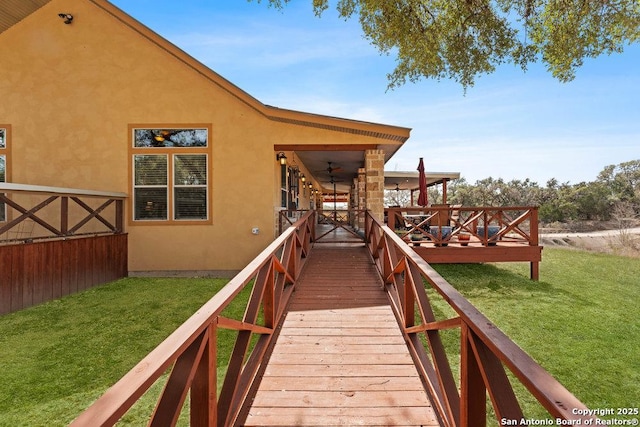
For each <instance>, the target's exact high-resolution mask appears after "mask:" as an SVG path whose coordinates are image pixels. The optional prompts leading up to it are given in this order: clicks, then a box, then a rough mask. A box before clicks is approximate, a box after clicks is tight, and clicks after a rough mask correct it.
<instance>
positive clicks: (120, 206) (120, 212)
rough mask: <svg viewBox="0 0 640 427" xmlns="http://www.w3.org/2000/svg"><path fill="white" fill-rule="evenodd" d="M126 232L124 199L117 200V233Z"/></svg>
mask: <svg viewBox="0 0 640 427" xmlns="http://www.w3.org/2000/svg"><path fill="white" fill-rule="evenodd" d="M122 232H124V200H122V199H119V200H116V233H122Z"/></svg>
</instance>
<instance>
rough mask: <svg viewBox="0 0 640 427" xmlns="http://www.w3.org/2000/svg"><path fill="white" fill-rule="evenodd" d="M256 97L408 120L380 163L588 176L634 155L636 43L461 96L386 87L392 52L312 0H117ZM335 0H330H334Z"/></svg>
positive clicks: (639, 148) (500, 76)
mask: <svg viewBox="0 0 640 427" xmlns="http://www.w3.org/2000/svg"><path fill="white" fill-rule="evenodd" d="M112 2H113V3H114V4H115V5H116V6H118V7H120V8H121V9H123V10H124V11H125V12H127V13H128V14H130V15H131V16H133V17H134V18H136V19H138V20H139V21H141V22H142V23H143V24H145V25H147V26H148V27H150V28H151V29H152V30H154V31H156V32H157V33H159V34H160V35H162V36H163V37H165V38H167V39H168V40H170V41H171V42H173V43H174V44H176V45H177V46H179V47H180V48H182V49H183V50H184V51H186V52H187V53H189V54H190V55H192V56H193V57H195V58H196V59H198V60H199V61H201V62H203V63H204V64H205V65H207V66H208V67H210V68H211V69H213V70H214V71H216V72H217V73H219V74H221V75H222V76H223V77H225V78H226V79H228V80H230V81H231V82H232V83H234V84H236V85H237V86H239V87H240V88H241V89H243V90H245V91H246V92H248V93H249V94H251V95H252V96H254V97H255V98H257V99H259V100H260V101H261V102H263V103H265V104H269V105H274V106H277V107H281V108H290V109H295V110H301V111H308V112H312V113H318V114H326V115H331V116H339V117H345V118H351V119H357V120H365V121H371V122H379V123H386V124H392V125H398V126H405V127H409V128H412V129H413V130H412V132H411V138H410V139H409V141H408V142H407V143H406V144H405V145H404V146H403V147H402V148H401V149H400V150H399V151H398V152H397V153H396V155H395V156H394V157H393V158H392V159H391V160H390V161H389V162H388V163H387V165H386V169H387V170H415V168H416V166H417V164H418V159H419V157H424V159H425V166H426V169H428V170H429V171H443V172H460V173H461V175H462V176H463V177H465V178H466V179H467V180H468V181H469V182H471V183H473V182H475V181H476V180H478V179H483V178H487V177H489V176H491V177H493V178H503V179H505V180H512V179H520V180H524V179H526V178H529V179H531V180H533V181H536V182H538V183H539V184H540V185H545V184H546V182H547V180H549V179H551V178H556V179H558V180H559V181H560V182H570V183H572V184H575V183H578V182H581V181H593V180H595V179H596V177H597V175H598V173H599V172H600V171H601V170H602V169H603V168H604V167H605V166H607V165H611V164H618V163H621V162H625V161H630V160H639V159H640V46H639V45H637V44H636V45H634V46H630V47H627V48H626V49H625V52H624V53H622V54H618V55H611V56H601V57H599V58H597V59H595V60H587V61H586V63H585V65H584V66H583V67H582V68H580V69H579V70H578V72H577V77H576V79H575V80H574V81H573V82H570V83H559V82H558V81H556V80H555V79H553V77H551V75H550V74H548V73H547V72H546V71H545V69H544V66H543V65H540V64H537V65H533V66H531V67H530V69H529V71H528V72H527V73H523V72H522V71H521V70H520V69H519V68H515V67H514V66H512V65H510V64H507V65H504V66H502V67H501V68H499V69H498V70H497V72H496V73H494V74H492V75H488V76H483V77H480V78H479V79H478V80H477V81H476V84H475V86H474V87H472V88H470V89H468V91H467V93H466V94H465V93H464V91H463V89H462V87H461V86H459V85H457V84H456V83H455V82H451V81H440V82H438V81H435V80H423V81H421V82H420V83H418V84H412V83H408V84H406V85H405V86H403V87H401V88H397V89H394V90H387V83H388V82H387V78H386V75H387V73H390V72H392V71H393V69H394V66H395V58H394V57H393V56H384V55H381V54H380V53H379V52H378V51H377V50H376V49H375V48H374V47H372V46H371V45H369V43H368V42H367V41H366V40H365V39H364V38H363V36H362V32H361V30H360V26H359V23H358V22H357V20H349V21H344V20H342V19H339V18H338V17H337V12H336V11H335V9H333V8H331V9H329V10H327V11H326V12H325V13H324V14H323V16H322V17H321V18H316V17H315V15H314V14H313V12H312V8H311V0H293V1H292V3H291V4H289V5H288V6H287V7H286V8H285V9H284V10H282V11H278V10H276V9H274V8H270V7H268V6H267V1H266V0H263V2H262V3H257V2H255V1H253V2H247V1H246V0H229V1H219V0H185V1H183V2H180V3H179V6H177V4H176V2H175V1H169V0H112ZM334 3H335V2H334Z"/></svg>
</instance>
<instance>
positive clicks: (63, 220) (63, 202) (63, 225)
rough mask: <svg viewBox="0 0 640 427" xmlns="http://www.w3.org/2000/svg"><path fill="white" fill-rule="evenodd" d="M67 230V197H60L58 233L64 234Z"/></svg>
mask: <svg viewBox="0 0 640 427" xmlns="http://www.w3.org/2000/svg"><path fill="white" fill-rule="evenodd" d="M68 232H69V198H68V197H60V234H62V235H63V236H66V235H67V233H68Z"/></svg>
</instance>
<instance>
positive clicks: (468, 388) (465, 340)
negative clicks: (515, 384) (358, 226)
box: [366, 208, 595, 427]
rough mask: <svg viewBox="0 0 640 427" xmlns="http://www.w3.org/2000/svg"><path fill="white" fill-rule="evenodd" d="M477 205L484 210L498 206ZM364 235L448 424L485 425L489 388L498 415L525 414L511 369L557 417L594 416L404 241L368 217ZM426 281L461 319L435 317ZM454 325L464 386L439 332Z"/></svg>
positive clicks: (453, 426)
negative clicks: (456, 378)
mask: <svg viewBox="0 0 640 427" xmlns="http://www.w3.org/2000/svg"><path fill="white" fill-rule="evenodd" d="M474 209H475V211H474V212H484V214H486V213H487V211H490V210H491V211H496V210H497V209H496V208H474ZM527 209H528V208H527ZM514 210H517V208H514ZM390 215H391V214H390ZM536 232H537V230H536ZM366 238H367V247H368V248H369V251H370V252H371V254H372V256H373V258H374V260H375V262H376V266H377V268H378V271H379V272H380V275H381V277H382V278H383V280H384V282H385V288H386V290H387V291H388V293H389V295H390V297H391V300H392V307H393V309H394V312H395V313H396V317H397V318H398V321H399V322H400V323H401V325H402V327H403V329H404V334H405V337H406V339H407V342H408V343H410V349H411V351H412V353H413V356H414V360H416V361H418V368H419V370H420V372H421V373H422V375H423V377H424V378H425V382H426V383H427V385H428V387H429V391H430V393H431V395H432V396H434V397H435V399H436V402H434V406H435V407H436V409H437V410H438V411H439V413H440V416H441V418H442V419H443V421H444V422H445V425H446V426H451V427H471V426H477V427H481V426H485V425H486V395H487V393H488V394H489V397H490V399H491V402H492V404H493V407H494V410H495V413H496V418H497V419H498V420H501V419H502V418H506V419H509V420H514V419H515V420H518V421H520V420H521V419H523V414H522V411H521V409H520V406H519V404H518V401H517V398H516V396H515V393H514V392H513V388H512V386H511V384H510V382H509V380H508V378H507V375H506V371H505V369H504V367H505V366H506V367H507V368H508V369H509V370H510V371H511V372H512V373H513V374H514V375H515V377H516V378H517V379H518V380H519V381H520V382H521V383H522V384H523V385H524V386H525V387H526V388H527V389H528V390H529V392H530V393H531V394H532V395H533V396H534V397H535V398H536V399H537V400H538V401H539V402H540V403H541V404H542V406H543V407H544V408H545V409H546V410H547V411H548V413H549V414H550V415H551V416H552V417H554V418H559V419H562V420H583V421H584V420H592V419H593V420H595V418H593V417H591V416H587V415H582V414H586V413H588V411H586V410H585V409H587V408H586V406H585V405H584V404H583V403H581V402H580V401H579V400H578V399H577V398H576V397H575V396H573V394H571V393H570V392H569V391H568V390H567V389H565V388H564V387H563V386H562V385H561V384H560V383H559V382H558V381H557V380H556V379H555V378H553V377H552V376H551V374H549V373H548V372H547V371H546V370H544V369H543V368H542V367H541V366H540V365H539V364H538V363H536V362H535V361H534V360H533V359H532V358H531V357H530V356H529V355H528V354H527V353H525V352H524V351H523V350H522V349H521V348H520V347H518V346H517V345H516V344H515V343H514V342H513V341H512V340H511V339H509V337H507V336H506V335H505V334H504V333H503V332H502V331H500V329H498V328H497V327H496V326H495V325H494V324H493V323H492V322H490V321H489V319H487V317H486V316H484V315H483V314H482V313H480V311H478V309H477V308H475V307H474V306H473V305H472V304H471V303H470V302H469V301H468V300H467V299H466V298H464V297H463V296H462V295H461V294H460V293H459V292H458V291H457V290H456V289H455V288H454V287H453V286H451V285H450V284H449V283H448V282H447V281H446V280H445V279H444V278H443V277H442V276H440V275H439V274H438V273H437V272H436V271H435V270H434V269H433V268H432V267H431V266H430V265H429V264H428V263H427V262H426V261H425V260H424V259H422V258H421V257H420V256H419V255H417V254H416V253H415V252H414V251H413V250H412V249H411V248H410V247H409V246H408V245H407V244H406V242H404V241H403V240H402V238H400V237H399V236H397V235H396V234H395V233H394V232H393V231H392V230H391V229H390V228H389V227H387V226H384V225H382V224H381V223H380V222H379V221H377V220H376V219H375V218H373V217H372V216H371V215H369V214H367V221H366ZM425 284H429V285H430V286H431V287H432V288H433V289H434V290H435V291H436V292H438V294H440V295H441V296H442V298H443V299H444V300H445V301H446V302H447V303H448V304H449V305H450V306H451V308H452V309H453V310H454V311H455V312H456V313H457V316H456V317H454V318H452V319H444V320H436V319H435V317H434V314H433V313H434V312H433V309H432V307H431V303H430V301H429V297H428V296H427V293H426V291H425ZM416 319H418V325H416ZM456 325H459V326H460V328H461V348H460V350H461V351H460V356H461V357H460V373H461V378H460V391H458V389H457V387H456V384H455V381H454V378H453V375H452V372H451V368H450V364H449V359H448V357H447V354H446V352H445V350H444V346H443V345H442V342H441V340H440V334H439V330H441V329H445V328H451V327H455V326H456ZM420 333H424V336H425V339H426V342H427V348H428V350H426V349H425V346H424V345H422V342H421V341H420V339H419V334H420ZM427 351H428V352H427ZM429 356H430V357H429ZM576 412H577V414H576ZM582 424H584V422H583V423H582Z"/></svg>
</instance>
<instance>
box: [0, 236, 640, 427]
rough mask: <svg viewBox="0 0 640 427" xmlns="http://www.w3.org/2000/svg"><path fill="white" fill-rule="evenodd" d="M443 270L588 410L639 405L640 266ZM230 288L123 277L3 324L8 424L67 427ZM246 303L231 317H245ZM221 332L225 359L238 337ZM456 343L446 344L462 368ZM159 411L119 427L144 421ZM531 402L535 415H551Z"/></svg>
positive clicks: (0, 351)
mask: <svg viewBox="0 0 640 427" xmlns="http://www.w3.org/2000/svg"><path fill="white" fill-rule="evenodd" d="M435 267H436V269H437V270H438V271H439V272H440V273H441V274H442V275H443V276H444V277H445V278H446V279H447V280H449V282H450V283H451V284H452V285H454V286H455V287H456V288H457V289H458V290H459V291H460V292H461V293H462V294H464V295H465V296H466V297H467V298H468V299H469V300H470V301H471V302H472V303H473V304H474V305H476V306H477V307H478V308H479V309H480V310H481V311H482V312H483V313H485V314H486V315H487V316H488V317H489V318H490V319H491V320H492V321H493V322H494V323H496V324H497V325H498V326H499V327H500V328H501V329H502V330H503V331H505V332H506V333H507V334H508V335H509V336H510V337H511V338H512V339H513V340H514V341H515V342H516V343H518V344H519V345H520V346H521V347H522V348H523V349H524V350H525V351H527V352H528V353H529V354H531V355H532V357H533V358H534V359H536V360H537V361H538V362H539V363H540V364H541V365H542V366H543V367H545V368H546V369H547V370H548V371H549V372H551V374H552V375H553V376H555V377H556V378H558V380H559V381H560V382H561V383H562V384H564V385H565V386H566V387H567V388H568V389H569V390H570V391H571V392H573V393H574V394H575V395H576V396H577V397H578V398H579V399H580V400H581V401H583V402H584V403H585V404H587V406H589V407H590V408H608V407H613V408H618V407H620V408H623V407H637V406H638V404H639V402H638V396H640V316H639V315H638V310H637V305H638V301H639V300H640V279H638V278H640V260H638V259H629V258H622V257H616V256H610V255H602V254H593V253H587V252H579V251H573V250H562V249H545V251H544V260H543V262H542V264H541V271H540V277H541V280H540V281H539V282H532V281H530V280H529V278H528V274H529V272H528V264H520V263H513V264H506V263H505V264H494V265H490V264H482V265H481V264H477V265H476V264H467V265H438V266H435ZM225 283H226V281H223V280H212V279H144V278H130V279H123V280H120V281H117V282H113V283H111V284H109V285H105V286H101V287H98V288H94V289H92V290H89V291H85V292H83V293H80V294H76V295H72V296H69V297H66V298H63V299H61V300H56V301H52V302H50V303H47V304H43V305H40V306H37V307H33V308H30V309H27V310H23V311H21V312H18V313H13V314H10V315H6V316H3V317H0V372H1V377H0V378H2V380H1V381H0V426H2V427H4V426H11V427H15V426H29V427H32V426H58V425H60V426H61V425H66V424H68V423H69V422H70V421H71V420H72V419H73V418H75V417H76V416H77V415H78V414H79V413H80V412H82V410H83V409H84V408H86V407H87V406H88V405H90V404H91V402H93V401H94V400H95V399H96V398H97V397H99V396H100V395H101V394H102V393H103V392H104V391H105V390H106V389H107V388H108V387H109V386H110V385H112V384H113V383H114V382H116V381H117V380H118V379H119V378H120V377H122V375H123V374H124V373H126V372H127V371H128V370H129V369H131V367H133V366H134V365H135V364H136V363H137V362H138V361H139V360H140V359H141V358H142V357H144V356H145V355H146V354H147V353H148V352H149V351H150V350H151V349H153V348H154V347H155V346H156V345H157V344H158V343H159V342H161V341H162V340H163V339H164V338H165V337H166V336H167V335H169V334H170V333H171V332H172V331H173V330H174V329H175V328H176V327H177V326H178V325H179V324H181V323H182V322H183V321H184V320H185V319H187V318H188V317H189V316H190V315H191V314H192V313H193V312H194V311H195V310H196V309H197V308H198V307H200V306H201V305H202V304H203V303H204V302H205V301H206V300H208V299H209V298H210V297H211V296H212V295H213V294H215V293H216V292H217V291H218V290H219V289H220V288H221V287H222V286H223V285H224V284H225ZM432 295H433V294H432ZM245 298H246V295H245V297H244V298H239V299H237V304H235V305H234V306H233V307H231V308H230V313H227V314H228V315H229V316H230V317H234V318H238V317H239V316H241V314H242V312H243V310H244V301H245V300H246V299H245ZM434 306H435V311H436V315H437V316H438V317H441V318H442V317H444V316H446V315H448V314H449V312H448V310H449V308H448V306H447V305H446V303H445V302H443V301H441V300H440V301H438V300H437V298H434ZM222 333H226V331H221V336H220V337H219V343H220V344H221V345H222V346H223V348H221V349H220V353H221V356H220V359H219V360H221V361H224V360H227V358H228V356H226V355H228V354H229V351H230V346H231V345H232V338H233V337H232V336H231V335H222ZM456 335H457V334H456V333H455V332H450V331H447V332H446V333H445V338H444V339H445V344H446V345H447V348H448V349H449V350H450V351H451V352H452V354H453V359H454V360H455V357H456V352H458V351H459V350H458V348H459V341H458V340H459V338H458V337H457V336H456ZM225 368H226V367H225V366H219V369H220V370H224V369H225ZM158 392H159V386H157V387H154V390H153V391H152V392H151V394H153V393H156V394H157V393H158ZM517 392H518V393H519V395H523V396H525V395H527V393H526V392H525V391H523V390H520V389H518V391H517ZM153 402H154V400H153V398H152V397H150V398H148V399H145V400H143V401H142V402H141V403H140V405H138V406H137V407H135V408H134V409H132V411H131V414H127V417H126V419H125V422H124V423H123V424H127V425H140V424H144V422H142V420H143V419H144V418H145V417H147V416H148V414H149V413H150V411H151V410H152V409H151V408H152V407H153ZM524 402H525V404H524V407H525V413H526V414H527V416H530V417H535V418H538V417H541V416H542V415H543V413H542V412H541V410H540V409H539V408H537V406H536V404H535V403H533V402H532V399H528V398H525V399H524Z"/></svg>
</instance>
